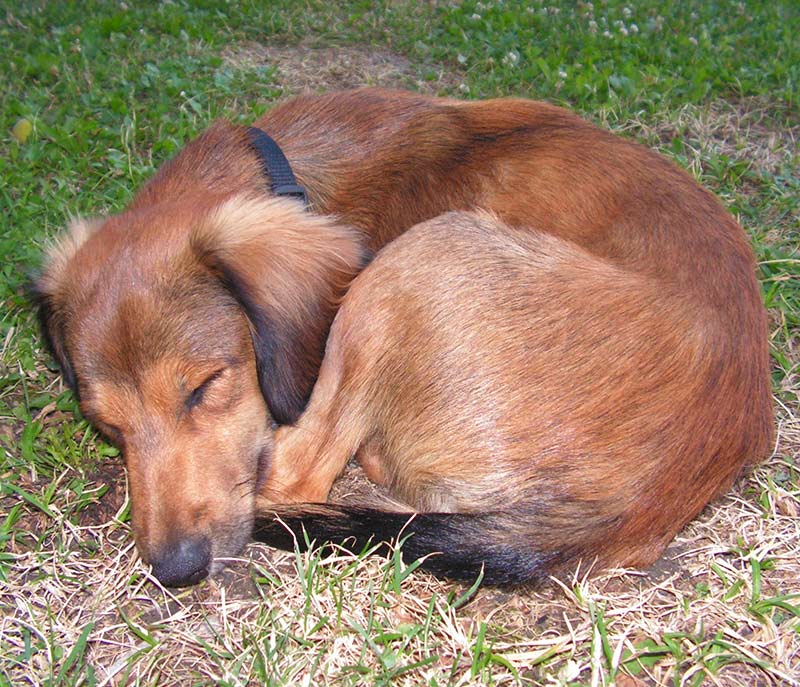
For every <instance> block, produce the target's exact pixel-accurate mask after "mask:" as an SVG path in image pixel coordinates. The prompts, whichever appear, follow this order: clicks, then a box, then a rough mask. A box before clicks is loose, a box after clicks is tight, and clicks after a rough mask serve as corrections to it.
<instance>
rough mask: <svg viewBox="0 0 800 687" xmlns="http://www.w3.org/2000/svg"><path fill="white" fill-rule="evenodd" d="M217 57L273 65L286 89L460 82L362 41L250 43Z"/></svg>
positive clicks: (442, 86) (428, 89)
mask: <svg viewBox="0 0 800 687" xmlns="http://www.w3.org/2000/svg"><path fill="white" fill-rule="evenodd" d="M222 58H223V60H225V62H226V63H227V64H229V65H231V66H233V67H236V68H238V69H246V68H255V67H264V66H266V67H273V68H274V69H275V76H276V79H277V82H278V85H279V86H280V87H281V89H283V90H284V91H285V92H286V93H287V94H296V93H301V92H304V91H310V92H320V91H330V90H337V89H346V88H357V87H359V86H383V87H387V88H412V89H414V90H416V91H420V92H423V93H431V94H435V93H441V92H443V91H450V90H453V89H456V88H458V85H459V83H460V80H459V79H458V75H457V74H453V73H452V72H453V70H452V69H447V70H445V68H444V67H443V66H442V65H431V66H429V67H428V68H426V69H424V70H419V69H417V68H415V67H414V66H413V65H412V64H411V62H410V61H409V60H408V59H407V58H406V57H404V56H402V55H399V54H398V53H394V52H391V51H389V50H380V49H377V48H370V47H363V46H341V47H314V46H311V45H308V44H302V43H301V44H300V45H294V46H277V45H262V44H261V43H252V42H251V43H244V44H240V45H237V46H234V47H231V48H228V49H227V50H225V52H223V54H222ZM422 74H424V75H425V76H424V77H423V76H422Z"/></svg>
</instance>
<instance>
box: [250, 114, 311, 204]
mask: <svg viewBox="0 0 800 687" xmlns="http://www.w3.org/2000/svg"><path fill="white" fill-rule="evenodd" d="M247 135H248V137H249V138H250V145H251V146H252V148H253V150H254V151H255V152H256V154H257V155H258V159H259V161H260V162H261V167H262V169H263V170H264V173H265V174H267V175H268V176H269V178H270V180H271V183H270V189H271V190H272V192H273V193H274V194H275V195H276V196H289V197H291V198H299V199H301V200H302V201H303V205H306V206H308V195H307V194H306V189H305V187H303V186H300V185H299V184H298V183H297V179H295V178H294V173H293V172H292V167H291V165H290V164H289V161H288V160H287V159H286V156H285V155H284V154H283V151H282V150H281V148H280V146H279V145H278V144H277V143H276V142H275V140H274V139H272V138H271V137H270V136H267V134H266V133H264V132H263V131H262V130H261V129H258V128H256V127H254V126H251V127H250V128H249V129H248V130H247Z"/></svg>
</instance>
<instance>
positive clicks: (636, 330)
mask: <svg viewBox="0 0 800 687" xmlns="http://www.w3.org/2000/svg"><path fill="white" fill-rule="evenodd" d="M254 126H255V128H254V129H248V128H246V127H240V126H235V125H233V124H229V123H226V122H217V123H215V124H214V125H213V126H212V127H211V128H210V129H209V130H208V131H206V132H205V133H204V134H202V135H201V136H200V137H199V138H197V139H196V140H194V141H192V142H191V143H189V144H188V145H187V146H186V147H185V148H184V149H183V150H182V151H181V152H180V153H179V154H178V155H177V156H176V157H175V158H174V159H173V160H171V161H170V162H168V163H166V164H165V165H163V166H162V168H161V169H160V170H159V171H158V173H157V174H156V175H155V176H154V177H153V179H152V180H151V181H150V182H148V183H147V184H146V185H145V186H144V187H143V188H142V189H141V190H140V191H139V192H138V193H137V194H136V195H135V197H134V198H133V200H132V202H131V203H130V205H129V206H128V208H127V209H126V210H125V211H124V212H122V213H121V214H119V215H115V216H111V217H107V218H102V219H88V220H87V219H77V220H74V221H73V223H72V226H71V227H70V229H69V231H68V232H67V233H66V234H65V235H64V236H63V237H62V238H61V239H60V241H59V242H58V243H57V244H56V245H55V246H54V247H53V249H52V250H51V251H50V253H49V256H48V258H47V261H46V264H45V267H44V269H43V272H42V275H41V277H40V278H39V280H38V291H39V294H40V303H41V308H40V313H41V318H42V321H43V324H44V328H45V332H46V334H47V337H48V339H49V342H50V344H51V347H52V350H53V352H54V354H55V357H56V359H57V360H58V362H59V364H60V366H61V369H62V371H63V375H64V378H65V379H66V380H67V382H68V383H69V384H70V386H71V387H72V388H73V389H74V390H75V392H76V393H77V394H78V397H79V399H80V403H81V409H82V411H83V412H84V414H85V415H86V417H87V418H89V420H90V421H91V422H92V423H93V424H94V425H95V426H96V427H97V428H98V429H99V430H100V431H101V432H103V433H104V434H105V435H106V436H107V437H108V438H109V439H110V440H111V441H113V442H114V443H116V444H117V445H118V446H120V448H121V449H122V451H123V453H124V456H125V461H126V465H127V469H128V475H129V481H130V492H131V498H132V509H133V510H132V513H133V529H134V534H135V537H136V541H137V546H138V548H139V551H140V553H141V555H142V557H143V558H144V559H145V560H146V561H148V562H150V563H151V564H152V566H153V570H154V573H155V575H156V576H157V577H158V578H159V579H160V580H161V581H162V582H163V583H164V584H167V585H180V584H191V583H194V582H197V581H198V580H200V579H202V578H203V577H205V576H206V575H208V574H210V573H213V572H215V571H216V570H218V569H219V568H220V567H221V563H220V561H219V560H218V559H221V558H225V557H229V556H232V555H235V554H236V553H238V552H239V551H240V550H241V548H242V547H243V546H244V544H245V543H246V542H247V541H248V540H249V539H250V537H251V533H252V528H253V524H254V522H255V518H256V515H259V519H258V522H257V525H258V533H259V536H260V537H262V538H270V537H272V538H273V539H274V541H275V542H276V543H284V544H286V543H290V542H289V540H290V539H291V537H289V535H288V534H287V533H286V531H285V530H282V529H279V528H278V529H276V528H275V527H274V526H273V524H271V521H270V517H271V516H269V515H268V513H272V512H273V511H275V512H278V513H279V514H282V515H283V516H285V517H282V519H283V520H284V521H285V522H289V524H290V525H291V523H292V522H294V523H295V524H297V525H298V527H299V526H300V525H301V524H305V526H306V529H309V531H312V532H313V533H314V534H315V536H318V538H319V539H324V538H326V537H327V536H330V537H332V538H341V537H342V536H347V534H348V530H352V533H353V534H357V537H356V540H358V541H360V540H361V538H362V537H364V536H368V535H369V531H370V530H372V534H373V535H375V536H376V537H378V538H380V537H381V536H391V535H392V534H396V532H397V528H396V527H395V526H394V524H393V523H395V522H396V521H398V522H399V520H401V519H402V521H403V523H405V522H406V520H408V517H407V514H406V513H405V512H401V513H400V514H397V513H390V512H384V511H381V510H380V509H369V508H367V509H352V508H351V509H350V510H347V509H339V508H336V507H333V506H331V507H327V508H324V509H320V507H318V506H317V507H309V508H306V509H304V508H303V507H302V506H287V507H286V508H285V509H281V508H277V507H275V506H274V504H275V503H276V502H279V501H283V500H285V501H287V502H291V501H298V500H299V501H303V500H313V501H322V500H324V499H325V497H326V495H327V491H328V488H329V486H330V482H331V480H332V479H333V477H334V476H335V475H336V474H337V473H338V471H339V469H340V467H341V461H342V457H343V456H345V455H346V454H348V453H352V452H354V451H355V452H357V453H358V455H359V457H360V458H361V460H362V463H363V465H364V467H365V469H366V471H367V474H368V475H370V476H372V477H373V478H374V479H376V480H378V481H379V482H382V483H384V484H386V485H387V487H388V488H389V489H390V490H391V491H392V492H393V493H394V494H396V496H397V498H398V499H399V500H400V501H401V502H403V503H404V504H406V505H407V506H408V512H412V511H425V512H428V511H431V512H435V513H438V515H420V516H418V517H416V518H414V519H413V520H411V524H409V525H408V527H407V528H406V530H405V532H406V533H409V534H412V537H411V539H410V540H409V541H410V542H415V543H413V544H411V543H410V544H409V546H410V547H411V552H412V553H413V554H417V555H418V554H424V553H429V552H432V551H442V550H443V549H448V551H443V555H442V556H438V557H437V556H433V557H431V558H430V559H429V560H430V561H431V566H433V569H437V568H436V566H437V565H438V566H440V567H441V566H444V567H442V571H443V572H445V573H448V574H456V573H457V571H458V570H460V569H463V570H466V571H467V572H465V573H464V575H471V574H473V573H474V571H475V570H476V569H477V566H480V565H485V566H486V570H487V571H488V572H489V573H491V574H487V579H494V580H496V581H499V582H506V581H510V582H516V581H525V580H530V579H536V578H537V577H539V576H541V575H542V574H546V572H547V571H548V570H553V569H556V568H557V567H558V566H561V565H567V564H569V563H570V562H572V561H575V560H578V559H586V558H587V557H593V558H597V559H598V560H599V561H601V562H602V563H603V564H605V565H611V564H618V563H624V564H631V565H634V564H638V565H646V564H647V563H649V562H650V561H652V560H653V559H654V558H655V557H657V556H658V554H659V552H660V551H661V550H662V548H663V546H664V545H665V544H666V542H668V541H669V539H670V538H671V537H672V536H673V535H674V533H675V532H676V531H677V529H678V528H679V527H680V526H681V525H682V524H683V523H684V522H686V521H687V520H688V519H689V518H691V517H693V516H694V515H695V514H696V513H697V512H698V511H699V510H700V509H701V508H702V507H703V505H704V504H705V503H707V502H708V500H709V499H711V498H712V497H713V496H714V495H715V494H717V493H719V492H720V491H721V490H723V489H725V488H727V487H728V486H729V485H730V483H731V481H732V480H733V479H734V477H735V476H736V474H737V473H738V472H739V471H740V469H741V468H742V466H744V465H745V464H747V463H752V462H755V461H757V460H758V459H759V458H761V457H762V456H764V455H765V453H766V452H767V450H768V446H769V443H770V436H771V427H772V416H771V404H770V393H769V377H768V360H767V342H766V322H765V314H764V308H763V305H762V303H761V300H760V295H759V290H758V285H757V282H756V279H755V276H754V260H753V255H752V251H751V249H750V248H749V246H748V243H747V240H746V237H745V235H744V232H743V231H742V230H741V228H740V227H739V226H738V225H737V223H736V222H735V221H734V219H733V218H732V217H731V216H730V215H729V214H728V213H727V212H726V211H725V210H724V209H723V208H722V207H721V206H720V204H719V202H718V201H717V200H716V199H715V198H714V197H713V196H712V195H711V194H709V193H708V192H706V191H704V190H703V189H702V188H700V187H699V186H698V185H697V184H696V183H695V182H694V181H693V180H692V179H691V178H690V177H689V176H688V175H687V174H686V173H684V172H683V171H681V170H679V169H677V168H676V167H675V166H674V165H673V164H671V163H670V162H668V161H666V160H665V159H663V158H662V157H661V156H659V155H657V154H656V153H654V152H652V151H650V150H648V149H646V148H644V147H642V146H639V145H637V144H635V143H631V142H628V141H625V140H623V139H620V138H618V137H615V136H613V135H611V134H610V133H607V132H605V131H603V130H601V129H598V128H597V127H595V126H592V125H591V124H589V123H587V122H585V121H583V120H581V119H580V118H578V117H576V116H575V115H573V114H571V113H569V112H567V111H565V110H563V109H560V108H557V107H554V106H551V105H547V104H544V103H538V102H532V101H526V100H514V99H508V100H505V99H504V100H490V101H484V102H460V101H455V100H448V99H437V98H428V97H423V96H419V95H414V94H410V93H404V92H394V91H384V90H377V89H363V90H357V91H352V92H344V93H333V94H329V95H323V96H304V97H299V98H296V99H293V100H291V101H288V102H287V103H285V104H283V105H281V106H278V107H276V108H274V109H273V110H272V111H270V112H269V113H268V114H267V115H265V116H264V117H263V118H261V119H260V120H258V121H256V122H255V125H254ZM264 132H266V134H268V135H269V136H268V137H267V138H266V139H265V136H266V134H265V133H264ZM270 137H271V138H270ZM265 140H266V143H265ZM265 150H266V152H265ZM276 151H277V152H276ZM284 156H285V157H284ZM276 157H277V158H278V159H279V160H281V159H282V160H283V162H286V161H287V160H288V163H287V164H284V165H283V166H281V165H278V167H277V168H276V167H275V166H274V165H273V166H271V165H270V164H269V160H270V158H273V160H274V158H276ZM276 170H277V171H276ZM292 171H293V172H294V175H296V177H295V176H293V175H292V173H291V172H292ZM286 172H288V176H287V175H286V174H285V173H286ZM306 199H307V201H308V203H310V206H309V205H306ZM453 210H460V211H465V210H480V211H484V212H487V213H492V214H493V217H494V218H493V219H491V218H489V217H488V216H487V215H478V216H470V215H451V216H449V217H445V218H442V219H439V220H436V221H435V222H433V223H424V222H425V221H426V220H430V219H431V218H434V217H436V216H438V215H441V214H442V213H445V212H448V211H453ZM421 222H422V223H423V224H422V225H421V226H420V227H418V228H417V229H415V230H414V233H413V235H410V236H409V238H408V240H405V239H404V241H403V242H402V243H401V244H399V245H398V247H397V249H396V251H395V249H394V246H392V248H391V249H390V250H389V251H387V253H386V255H385V256H384V255H381V256H380V257H379V259H378V260H377V261H376V265H375V268H374V269H372V268H370V272H369V274H365V275H364V276H365V279H364V280H363V281H362V280H361V279H360V278H359V280H358V287H359V288H358V290H357V292H356V293H354V294H352V298H351V297H350V296H348V297H347V299H346V300H347V311H346V313H343V316H342V317H341V318H340V320H339V321H338V322H337V330H336V331H335V332H334V337H333V338H332V339H331V344H330V346H329V349H328V351H327V353H326V369H327V370H329V371H328V372H327V373H326V376H325V380H321V381H320V384H319V386H318V387H317V390H316V391H315V394H314V399H315V400H314V403H313V404H312V407H311V408H309V412H308V413H307V414H306V415H303V416H302V418H301V413H302V412H303V410H304V408H305V407H306V405H307V403H308V399H309V396H310V394H311V391H312V388H313V386H314V382H315V380H316V378H317V375H318V373H319V368H320V364H321V361H322V355H323V352H324V350H325V342H326V337H327V335H328V332H329V329H330V326H331V322H332V321H333V318H334V316H335V314H336V311H337V308H338V306H339V304H340V303H341V301H342V298H343V297H344V296H345V293H346V291H347V289H348V286H349V285H350V283H351V281H352V280H353V278H354V277H356V275H357V274H358V273H359V272H360V271H361V270H362V269H363V268H364V266H365V265H366V264H367V262H368V261H369V259H370V257H371V256H372V255H373V254H375V253H376V252H377V251H379V250H380V249H381V248H382V247H383V246H385V245H386V244H388V243H389V242H391V241H393V240H394V239H396V238H397V237H398V236H401V235H402V234H403V232H405V231H406V230H408V229H409V228H410V227H412V226H414V225H417V224H419V223H421ZM462 231H463V235H462V234H461V232H462ZM427 233H430V234H431V236H430V237H428V236H427ZM384 278H385V280H386V283H385V284H383V281H382V280H383V279H384ZM479 287H480V288H479ZM390 301H391V302H390ZM359 330H360V331H359ZM375 356H378V358H379V359H376V358H375ZM376 385H377V386H379V387H381V388H380V389H378V390H377V391H376V389H375V387H376ZM299 418H301V419H300V420H299V424H298V425H297V428H298V429H297V430H293V429H282V430H281V439H280V442H279V450H278V453H277V454H276V455H275V456H274V460H273V453H274V452H275V428H276V427H278V426H281V425H283V426H288V425H293V424H295V423H298V419H299ZM392 418H395V419H392ZM305 426H313V427H318V428H320V430H319V432H318V433H316V434H315V435H314V438H313V441H312V442H311V445H307V444H305V443H304V441H301V439H300V437H302V434H303V433H302V432H300V428H301V427H305ZM284 435H285V436H284ZM315 442H321V443H319V445H316V444H315ZM280 447H283V448H280ZM467 448H469V450H468V451H467V450H466V449H467ZM260 492H261V493H262V496H261V497H260V498H257V495H258V494H259V493H260ZM499 505H503V509H502V510H498V507H499ZM401 510H403V511H404V510H405V508H403V509H401ZM460 514H464V515H460ZM381 523H384V524H386V525H387V527H386V528H384V529H381ZM415 523H416V524H415ZM312 524H313V527H312ZM281 527H282V526H281ZM326 528H327V529H326ZM326 532H327V534H326ZM459 557H461V558H459ZM462 559H463V560H462ZM443 560H444V561H445V562H442V561H443ZM434 561H438V562H434ZM459 561H461V562H459ZM492 571H494V572H492Z"/></svg>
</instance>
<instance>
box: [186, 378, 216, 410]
mask: <svg viewBox="0 0 800 687" xmlns="http://www.w3.org/2000/svg"><path fill="white" fill-rule="evenodd" d="M223 372H224V370H217V371H216V372H215V373H214V374H212V375H209V376H208V377H207V378H206V379H205V381H204V382H203V383H202V384H201V385H200V386H198V387H197V388H196V389H195V390H194V391H192V393H190V394H189V395H188V396H187V397H186V409H187V410H191V409H192V408H194V407H195V406H198V405H200V404H201V403H202V402H203V398H204V397H205V395H206V392H207V391H208V389H209V387H210V386H211V385H212V384H213V383H214V381H215V380H216V379H218V378H219V377H220V376H221V375H222V373H223Z"/></svg>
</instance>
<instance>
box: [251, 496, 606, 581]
mask: <svg viewBox="0 0 800 687" xmlns="http://www.w3.org/2000/svg"><path fill="white" fill-rule="evenodd" d="M528 516H529V517H530V514H528ZM527 519H529V518H526V517H525V516H524V515H522V514H520V513H518V512H517V513H514V512H511V511H509V512H494V513H396V512H390V511H384V510H379V509H376V508H369V507H360V506H350V505H340V504H335V503H330V504H298V505H292V506H281V505H276V506H274V507H273V506H270V508H269V510H264V511H263V512H262V513H261V514H259V515H258V517H257V518H256V522H255V526H254V531H253V536H254V538H255V540H256V541H260V542H264V543H266V544H269V545H271V546H275V547H277V548H281V549H289V550H291V549H293V548H294V546H298V547H300V548H301V549H305V548H306V542H310V543H312V544H316V545H323V544H336V545H339V546H342V547H343V548H344V549H346V550H348V551H351V552H353V553H361V552H363V551H364V550H366V549H368V548H370V547H372V546H374V545H379V544H390V543H392V542H402V546H401V552H402V556H403V560H405V561H406V562H410V561H414V560H417V559H424V560H423V561H422V563H421V566H420V567H421V568H423V569H424V570H428V571H429V572H431V573H433V574H435V575H438V576H441V577H448V578H451V579H456V580H463V581H474V580H476V579H477V578H478V576H479V575H480V574H481V573H482V574H483V583H484V584H492V585H503V586H505V585H519V584H525V583H535V582H537V581H541V580H543V579H545V578H547V577H548V576H549V575H551V574H552V573H554V572H556V571H557V570H559V569H560V568H562V567H564V565H566V564H568V563H572V562H577V560H578V559H580V558H583V559H584V561H585V562H586V563H591V562H592V561H591V560H589V559H588V558H590V557H591V552H590V548H591V547H585V546H583V547H582V546H579V545H577V542H576V541H575V540H574V539H573V540H572V543H571V544H570V545H568V546H563V545H562V546H560V547H559V546H557V545H553V546H550V544H548V543H547V542H544V541H542V540H543V539H547V537H548V531H549V533H550V536H552V534H553V530H552V528H551V527H545V525H552V524H554V523H544V522H541V521H540V522H538V523H537V524H538V525H539V526H541V527H542V528H543V530H540V531H539V532H538V533H537V532H536V530H534V529H532V528H531V525H532V524H533V523H531V522H528V523H525V522H524V521H525V520H527ZM534 519H535V520H539V518H534ZM526 524H527V526H526ZM537 529H538V528H537ZM566 529H570V528H569V527H568V528H566ZM584 531H585V530H584ZM537 534H538V536H537ZM560 534H561V535H562V536H560V537H558V538H559V540H560V541H561V542H562V543H563V542H564V541H565V540H566V541H569V540H570V537H566V538H563V535H564V534H566V533H565V532H564V529H561V531H560ZM531 540H534V541H531ZM535 540H538V541H539V543H538V545H537V543H536V541H535ZM375 550H376V551H383V552H384V553H385V552H386V551H387V549H386V548H385V547H381V546H377V547H375ZM587 554H588V557H587Z"/></svg>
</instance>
